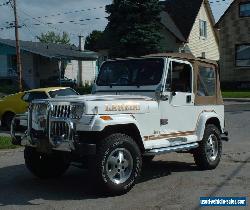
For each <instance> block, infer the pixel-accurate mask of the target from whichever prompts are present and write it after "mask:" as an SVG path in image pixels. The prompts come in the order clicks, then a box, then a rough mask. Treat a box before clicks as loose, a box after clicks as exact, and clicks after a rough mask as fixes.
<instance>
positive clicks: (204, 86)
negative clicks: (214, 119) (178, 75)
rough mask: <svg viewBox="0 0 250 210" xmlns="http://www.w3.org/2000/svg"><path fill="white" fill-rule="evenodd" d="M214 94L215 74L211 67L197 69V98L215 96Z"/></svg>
mask: <svg viewBox="0 0 250 210" xmlns="http://www.w3.org/2000/svg"><path fill="white" fill-rule="evenodd" d="M215 94H216V72H215V69H214V68H212V67H205V66H200V67H199V75H198V82H197V95H198V96H215Z"/></svg>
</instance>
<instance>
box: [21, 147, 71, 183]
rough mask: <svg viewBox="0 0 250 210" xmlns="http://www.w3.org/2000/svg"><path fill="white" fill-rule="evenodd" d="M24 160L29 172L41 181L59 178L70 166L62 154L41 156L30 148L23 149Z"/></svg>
mask: <svg viewBox="0 0 250 210" xmlns="http://www.w3.org/2000/svg"><path fill="white" fill-rule="evenodd" d="M24 159H25V165H26V167H27V168H28V169H29V171H30V172H31V173H32V174H33V175H35V176H37V177H39V178H41V179H49V178H57V177H60V176H62V175H63V174H64V173H65V172H66V170H67V169H68V168H69V165H70V161H69V159H68V158H67V157H66V155H65V154H64V153H60V152H55V153H52V154H49V155H48V154H42V153H39V152H37V151H36V149H34V148H32V147H25V150H24Z"/></svg>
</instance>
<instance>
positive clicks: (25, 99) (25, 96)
mask: <svg viewBox="0 0 250 210" xmlns="http://www.w3.org/2000/svg"><path fill="white" fill-rule="evenodd" d="M29 95H30V93H25V94H24V96H23V98H22V99H23V100H24V101H25V102H29V101H28V100H29Z"/></svg>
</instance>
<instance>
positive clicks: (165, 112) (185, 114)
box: [160, 59, 198, 135]
mask: <svg viewBox="0 0 250 210" xmlns="http://www.w3.org/2000/svg"><path fill="white" fill-rule="evenodd" d="M193 82H194V70H193V67H192V65H191V63H189V62H187V61H182V60H178V59H169V62H168V64H167V74H166V78H165V84H164V88H163V89H164V90H163V95H164V96H165V97H162V99H161V101H160V110H161V132H162V133H167V134H169V133H171V134H176V135H181V134H182V133H183V135H184V134H192V133H194V131H195V127H196V120H197V117H198V116H196V115H197V113H198V112H196V110H195V106H194V85H193Z"/></svg>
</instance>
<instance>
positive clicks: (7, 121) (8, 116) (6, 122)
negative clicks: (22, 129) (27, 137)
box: [3, 112, 15, 131]
mask: <svg viewBox="0 0 250 210" xmlns="http://www.w3.org/2000/svg"><path fill="white" fill-rule="evenodd" d="M14 117H15V114H14V113H12V112H7V113H5V114H4V116H3V127H5V128H7V129H8V131H10V127H11V122H12V120H13V118H14Z"/></svg>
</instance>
